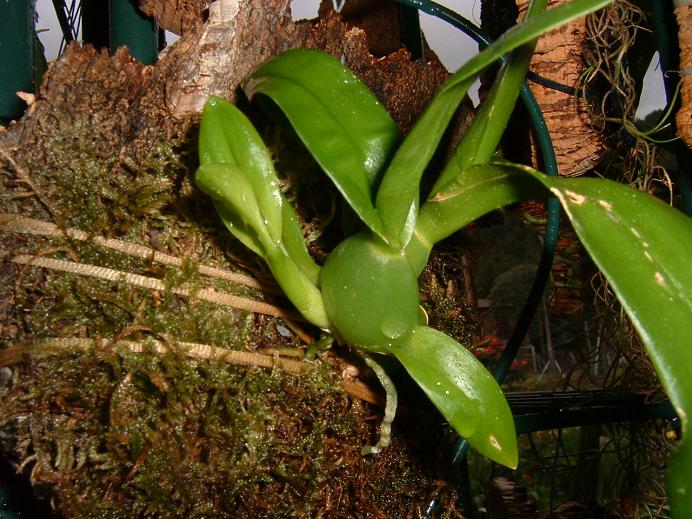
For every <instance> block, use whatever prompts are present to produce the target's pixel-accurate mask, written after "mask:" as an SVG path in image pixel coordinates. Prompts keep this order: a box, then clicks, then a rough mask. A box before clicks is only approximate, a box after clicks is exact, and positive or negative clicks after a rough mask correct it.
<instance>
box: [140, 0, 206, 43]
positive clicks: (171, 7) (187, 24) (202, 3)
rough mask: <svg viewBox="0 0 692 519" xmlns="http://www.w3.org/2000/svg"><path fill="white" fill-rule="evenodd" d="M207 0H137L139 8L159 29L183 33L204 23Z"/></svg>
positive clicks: (178, 33)
mask: <svg viewBox="0 0 692 519" xmlns="http://www.w3.org/2000/svg"><path fill="white" fill-rule="evenodd" d="M208 6H209V0H139V8H140V10H141V11H142V12H143V13H144V14H146V15H147V16H151V17H152V18H154V19H155V20H156V23H157V24H158V26H159V27H160V28H161V29H165V30H167V31H171V32H172V33H174V34H177V35H183V34H185V33H187V32H190V31H192V30H195V29H198V28H199V27H201V26H202V25H203V24H204V13H205V11H206V10H207V7H208Z"/></svg>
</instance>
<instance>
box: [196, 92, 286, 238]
mask: <svg viewBox="0 0 692 519" xmlns="http://www.w3.org/2000/svg"><path fill="white" fill-rule="evenodd" d="M199 162H200V164H202V165H203V166H204V165H207V164H229V165H231V166H235V167H236V168H237V170H238V171H241V172H242V174H243V176H244V177H245V179H246V180H247V183H248V184H249V186H250V188H251V189H252V192H253V193H254V196H255V198H256V201H257V206H258V207H259V210H260V212H261V215H262V218H261V219H260V221H258V222H256V223H255V224H256V225H257V226H261V225H262V223H264V225H265V226H266V228H267V229H268V231H269V234H270V235H271V237H272V238H273V239H274V240H279V239H280V238H281V225H282V215H281V212H282V211H281V206H282V202H283V200H282V195H281V191H280V190H279V180H278V178H277V176H276V172H275V171H274V164H273V163H272V160H271V156H270V155H269V151H268V150H267V148H266V146H265V145H264V142H263V141H262V139H261V137H260V136H259V134H258V133H257V130H255V128H254V126H252V123H250V121H248V119H247V117H245V115H244V114H243V113H242V112H241V111H240V110H238V109H237V108H236V107H235V106H233V105H232V104H230V103H229V102H227V101H225V100H223V99H221V98H220V97H215V96H212V97H210V98H209V99H208V100H207V102H206V104H205V105H204V111H203V113H202V123H201V125H200V130H199ZM229 189H231V190H232V189H233V187H232V186H230V187H229ZM219 194H220V193H219ZM227 194H229V195H230V193H227ZM241 210H242V208H241ZM248 217H250V215H249V214H248V216H247V217H245V219H247V218H248Z"/></svg>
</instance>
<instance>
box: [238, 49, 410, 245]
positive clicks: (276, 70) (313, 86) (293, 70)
mask: <svg viewBox="0 0 692 519" xmlns="http://www.w3.org/2000/svg"><path fill="white" fill-rule="evenodd" d="M243 89H244V91H245V93H246V94H247V95H248V97H250V98H252V97H254V96H255V95H256V94H264V95H266V96H269V97H270V98H271V99H272V100H273V101H274V103H276V104H277V105H278V106H279V108H280V109H281V110H282V111H283V112H284V113H285V114H286V116H287V117H288V119H289V121H290V122H291V124H292V125H293V127H294V128H295V130H296V133H297V134H298V136H299V137H300V138H301V140H302V141H303V143H304V144H305V146H306V147H307V148H308V150H309V151H310V153H312V155H313V156H314V157H315V160H317V162H318V163H319V164H320V166H321V167H322V169H323V170H324V171H325V172H326V173H327V175H329V177H330V178H331V180H332V181H333V182H334V184H335V185H336V186H337V188H338V189H339V191H340V192H341V193H342V195H343V196H344V198H345V199H346V201H347V202H348V203H349V204H350V205H351V207H353V209H354V210H355V211H356V213H357V214H358V216H359V217H360V218H361V219H362V220H363V222H365V224H366V225H367V226H368V227H369V228H370V229H371V230H373V231H374V232H376V233H380V234H381V233H382V225H381V223H380V221H379V217H378V215H377V212H376V211H375V206H374V186H375V185H376V183H377V182H378V179H379V176H380V173H381V172H382V169H383V166H384V165H385V164H386V163H387V161H388V160H389V158H390V157H391V154H392V151H393V149H394V147H395V146H396V144H398V142H399V140H400V132H399V128H398V127H397V125H396V123H395V122H394V121H393V120H392V118H391V117H390V116H389V114H388V113H387V111H386V110H385V108H384V107H383V106H382V105H381V104H380V103H379V102H378V101H377V99H376V98H375V96H374V95H373V94H372V92H370V90H368V88H367V87H366V86H365V85H364V84H363V83H362V82H361V81H360V80H359V79H358V78H357V77H356V76H355V75H354V74H353V72H351V71H350V70H348V69H347V68H346V67H344V66H343V65H342V64H341V63H340V62H339V61H338V60H336V59H335V58H333V57H332V56H330V55H329V54H326V53H324V52H319V51H315V50H307V49H296V50H290V51H287V52H285V53H283V54H281V55H279V56H278V57H276V58H274V59H272V60H271V61H269V62H267V63H265V64H264V65H263V66H261V67H260V68H259V69H258V70H257V71H256V72H255V73H253V74H252V75H251V76H250V77H249V78H248V79H247V81H246V82H245V84H244V86H243Z"/></svg>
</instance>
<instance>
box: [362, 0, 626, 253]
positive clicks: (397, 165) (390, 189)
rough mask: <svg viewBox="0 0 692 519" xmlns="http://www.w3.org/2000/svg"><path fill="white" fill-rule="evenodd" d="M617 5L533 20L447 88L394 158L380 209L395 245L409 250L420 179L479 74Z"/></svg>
mask: <svg viewBox="0 0 692 519" xmlns="http://www.w3.org/2000/svg"><path fill="white" fill-rule="evenodd" d="M611 1H612V0H579V1H575V2H570V3H567V4H561V5H559V6H557V7H555V8H554V9H550V10H548V11H545V12H542V13H539V14H537V15H536V16H533V17H531V18H529V19H527V20H526V21H525V22H523V23H521V24H519V25H516V26H514V27H512V28H511V29H510V30H508V31H507V32H505V33H504V34H503V35H502V36H501V37H500V38H499V39H498V40H497V41H496V42H495V43H493V44H492V45H491V46H489V47H488V48H487V49H485V50H483V51H482V52H480V53H479V54H477V55H476V56H474V57H473V58H471V60H469V61H468V62H467V63H466V64H465V65H464V66H463V67H462V68H461V69H459V71H458V72H457V73H456V74H454V76H452V77H451V78H450V79H449V80H448V81H447V82H446V83H445V84H444V85H443V86H442V88H441V89H440V91H439V92H438V94H437V95H436V96H435V98H434V99H433V100H432V102H431V103H430V104H429V105H428V107H427V108H426V110H425V112H424V113H423V115H422V116H421V117H420V118H419V120H418V122H417V123H416V125H415V126H414V128H413V129H412V130H411V132H410V133H409V134H408V136H407V137H406V139H405V140H404V142H403V143H402V145H401V147H400V148H399V150H398V151H397V154H396V155H395V156H394V158H393V159H392V162H391V164H390V165H389V167H388V168H387V171H386V173H385V176H384V178H383V179H382V184H381V186H380V189H379V191H378V193H377V198H376V204H375V205H376V207H377V211H378V213H379V214H380V217H381V218H382V223H383V224H384V232H385V235H386V237H387V239H388V240H389V241H390V242H391V243H392V244H393V245H394V246H405V245H406V243H407V242H408V240H409V239H410V237H411V233H412V232H413V226H412V225H411V218H410V212H411V206H412V204H413V203H414V201H415V200H416V199H417V198H418V196H419V183H420V178H421V176H422V174H423V171H424V169H425V167H426V166H427V164H428V162H429V161H430V158H431V157H432V155H433V154H434V152H435V149H436V147H437V144H438V143H439V141H440V138H441V137H442V134H443V133H444V131H445V129H446V128H447V125H448V124H449V120H450V119H451V117H452V115H453V113H454V110H456V108H457V106H458V105H459V103H460V102H461V100H462V99H463V97H464V95H465V94H466V91H467V90H468V88H469V86H470V85H471V83H472V82H473V81H474V80H475V78H476V77H477V75H478V74H479V73H480V72H481V71H482V70H483V69H484V68H485V67H487V66H488V65H490V64H492V63H493V62H495V61H496V60H497V59H498V58H500V56H502V55H503V54H505V53H507V52H509V51H511V50H513V49H515V48H517V47H519V46H521V45H523V44H525V43H528V42H530V41H532V40H535V39H536V38H538V36H540V35H541V34H542V33H544V32H545V31H548V30H550V29H552V28H555V27H557V26H559V25H561V24H564V23H567V22H569V21H570V20H573V19H574V18H577V17H579V16H582V15H585V14H588V13H589V12H592V11H595V10H596V9H599V8H601V7H603V6H605V5H607V4H609V3H610V2H611Z"/></svg>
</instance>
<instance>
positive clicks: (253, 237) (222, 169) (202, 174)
mask: <svg viewBox="0 0 692 519" xmlns="http://www.w3.org/2000/svg"><path fill="white" fill-rule="evenodd" d="M195 183H196V184H197V187H199V188H200V189H201V190H202V191H203V192H204V193H205V194H207V195H209V196H210V197H211V199H212V200H213V202H214V207H215V208H216V210H217V212H218V213H219V214H220V215H221V217H222V220H223V222H224V224H225V225H226V227H227V228H228V230H229V231H231V233H233V234H234V235H235V236H236V237H237V238H238V239H240V241H242V242H243V244H244V245H245V246H246V247H248V248H250V249H252V250H253V251H254V252H256V253H257V254H259V255H260V256H262V257H264V255H265V254H266V251H267V248H268V247H270V248H271V247H272V246H273V243H272V238H271V236H270V235H269V231H268V229H267V227H266V225H264V222H263V220H264V217H263V216H262V212H261V211H260V208H259V205H258V204H257V199H256V198H255V194H254V192H253V190H252V186H250V183H249V182H248V180H247V178H246V177H245V174H244V172H243V171H241V170H240V169H238V168H237V167H236V166H235V165H233V164H202V165H201V166H200V167H199V169H198V170H197V173H196V174H195Z"/></svg>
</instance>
